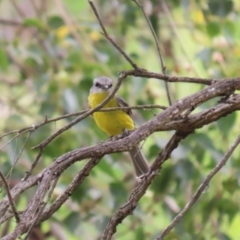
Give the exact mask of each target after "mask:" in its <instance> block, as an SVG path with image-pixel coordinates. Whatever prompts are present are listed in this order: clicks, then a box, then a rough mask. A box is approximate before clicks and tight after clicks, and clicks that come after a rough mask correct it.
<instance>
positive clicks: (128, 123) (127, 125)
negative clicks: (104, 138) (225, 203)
mask: <svg viewBox="0 0 240 240" xmlns="http://www.w3.org/2000/svg"><path fill="white" fill-rule="evenodd" d="M112 89H113V84H112V80H111V79H110V78H108V77H105V76H99V77H96V78H95V79H94V80H93V85H92V87H91V89H90V93H89V95H88V103H89V106H90V108H91V109H93V108H95V107H96V106H98V105H99V104H101V102H103V101H104V99H106V98H107V97H108V95H109V94H110V93H111V91H112ZM111 107H128V104H127V103H126V101H125V100H124V99H123V98H121V97H120V96H118V95H115V96H113V97H112V98H111V99H110V100H109V102H108V103H106V104H105V105H104V106H103V109H104V108H111ZM131 115H132V112H131V110H130V109H128V110H116V111H106V112H100V111H99V112H94V113H93V118H94V120H95V122H96V125H97V126H98V127H99V128H100V129H101V130H102V131H103V132H105V133H106V134H107V135H108V136H109V137H114V136H117V135H120V134H124V133H126V131H132V130H134V129H135V124H134V121H133V119H132V117H131ZM129 155H130V158H131V161H132V165H133V167H134V169H135V174H136V176H137V178H141V177H142V176H143V175H144V174H146V173H148V172H149V171H150V167H149V163H148V161H147V160H146V158H145V157H144V156H143V154H142V153H141V151H140V148H139V146H137V145H136V146H133V147H132V149H131V150H129Z"/></svg>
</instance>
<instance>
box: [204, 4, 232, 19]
mask: <svg viewBox="0 0 240 240" xmlns="http://www.w3.org/2000/svg"><path fill="white" fill-rule="evenodd" d="M208 7H209V10H210V12H211V13H212V14H213V15H217V16H219V17H222V18H223V17H226V16H227V15H228V14H229V13H230V12H231V11H232V10H233V2H232V0H220V1H218V0H209V1H208Z"/></svg>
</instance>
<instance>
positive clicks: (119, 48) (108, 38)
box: [88, 0, 139, 69]
mask: <svg viewBox="0 0 240 240" xmlns="http://www.w3.org/2000/svg"><path fill="white" fill-rule="evenodd" d="M88 2H89V4H90V6H91V8H92V10H93V12H94V14H95V16H96V18H97V20H98V22H99V24H100V26H101V28H102V31H103V35H104V37H105V38H106V39H107V40H108V41H109V42H110V43H111V44H112V45H113V46H114V47H115V48H116V49H117V50H118V51H119V52H120V53H121V54H122V55H123V57H124V58H125V59H126V60H127V61H128V62H129V63H130V64H131V65H132V67H133V68H134V69H139V67H138V66H137V65H136V63H134V62H133V61H132V59H131V58H130V57H129V56H128V55H127V54H126V53H125V52H124V50H123V49H122V48H121V47H120V46H119V45H118V44H117V43H116V42H115V41H114V40H113V39H112V38H111V37H110V36H109V35H108V32H107V30H106V28H105V26H104V24H103V22H102V20H101V17H100V15H99V13H98V11H97V8H96V7H95V5H94V3H93V1H92V0H88Z"/></svg>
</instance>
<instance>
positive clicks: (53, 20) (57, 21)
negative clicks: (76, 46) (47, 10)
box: [47, 16, 64, 29]
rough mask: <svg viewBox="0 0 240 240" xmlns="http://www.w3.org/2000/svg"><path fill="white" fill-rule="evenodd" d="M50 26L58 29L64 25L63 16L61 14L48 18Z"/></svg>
mask: <svg viewBox="0 0 240 240" xmlns="http://www.w3.org/2000/svg"><path fill="white" fill-rule="evenodd" d="M47 23H48V26H49V27H50V28H52V29H57V28H59V27H61V26H62V25H64V21H63V19H62V18H61V17H59V16H51V17H49V18H48V20H47Z"/></svg>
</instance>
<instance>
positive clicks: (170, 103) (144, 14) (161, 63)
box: [132, 0, 172, 106]
mask: <svg viewBox="0 0 240 240" xmlns="http://www.w3.org/2000/svg"><path fill="white" fill-rule="evenodd" d="M132 1H133V2H135V3H136V4H137V5H138V6H139V8H140V9H141V11H142V13H143V16H144V18H145V19H146V22H147V24H148V26H149V29H150V31H151V33H152V36H153V39H154V42H155V45H156V48H157V52H158V58H159V61H160V66H161V69H162V74H164V75H165V74H166V66H165V65H164V61H163V57H162V53H161V50H160V46H159V44H158V37H157V35H156V33H155V31H154V29H153V26H152V24H151V22H150V21H149V18H148V16H147V14H146V13H145V11H144V8H143V5H142V4H140V3H139V2H138V1H137V0H132ZM165 89H166V93H167V98H168V103H169V105H170V106H171V105H172V101H171V96H170V92H169V87H168V83H167V82H165Z"/></svg>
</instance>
